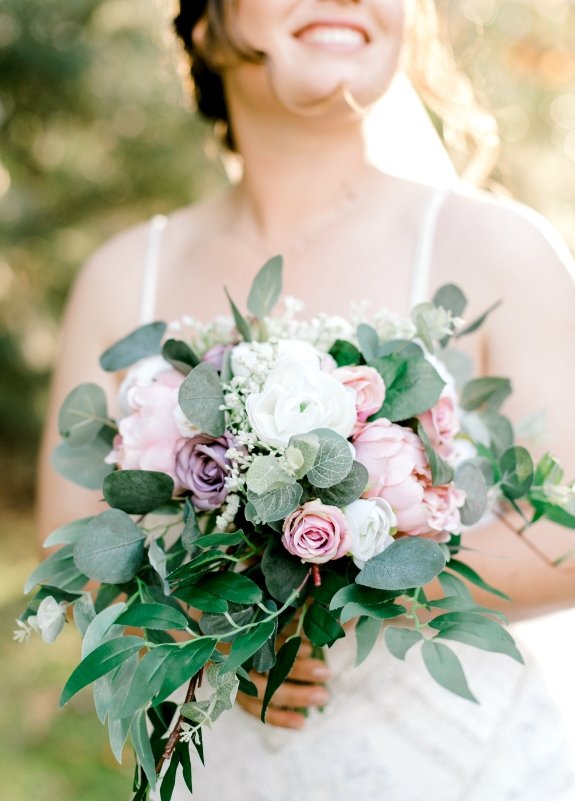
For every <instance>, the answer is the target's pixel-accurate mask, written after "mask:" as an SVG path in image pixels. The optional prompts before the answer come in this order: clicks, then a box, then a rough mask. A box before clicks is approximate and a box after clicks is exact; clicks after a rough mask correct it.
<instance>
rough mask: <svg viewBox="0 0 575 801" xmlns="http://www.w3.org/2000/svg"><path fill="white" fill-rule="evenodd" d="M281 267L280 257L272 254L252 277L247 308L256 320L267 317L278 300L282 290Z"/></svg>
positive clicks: (281, 260)
mask: <svg viewBox="0 0 575 801" xmlns="http://www.w3.org/2000/svg"><path fill="white" fill-rule="evenodd" d="M282 267H283V259H282V257H281V256H274V257H273V258H271V259H270V260H269V261H268V262H266V263H265V264H264V266H263V267H262V268H261V270H259V272H258V273H257V275H256V277H255V278H254V281H253V283H252V286H251V288H250V292H249V295H248V309H249V311H250V312H251V313H252V314H253V315H254V317H257V318H258V320H263V318H264V317H267V316H268V315H269V313H270V312H271V310H272V309H273V307H274V306H275V305H276V303H277V302H278V300H279V297H280V294H281V290H282Z"/></svg>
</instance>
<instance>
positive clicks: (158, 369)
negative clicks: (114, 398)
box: [118, 356, 172, 414]
mask: <svg viewBox="0 0 575 801" xmlns="http://www.w3.org/2000/svg"><path fill="white" fill-rule="evenodd" d="M171 369H172V365H171V364H170V363H169V362H168V361H166V359H164V358H163V356H150V358H148V359H141V360H140V361H139V362H136V364H134V365H133V366H132V367H130V369H129V370H128V372H127V374H126V377H125V378H124V380H123V381H122V383H121V384H120V391H119V393H118V397H119V401H120V408H121V410H122V412H123V413H124V414H131V413H132V412H133V411H135V410H136V408H137V406H136V405H135V404H134V402H133V395H134V392H135V391H136V390H138V389H143V388H144V387H149V386H150V384H152V383H153V382H154V381H155V380H156V378H157V377H158V376H159V375H160V374H161V373H165V372H166V370H171Z"/></svg>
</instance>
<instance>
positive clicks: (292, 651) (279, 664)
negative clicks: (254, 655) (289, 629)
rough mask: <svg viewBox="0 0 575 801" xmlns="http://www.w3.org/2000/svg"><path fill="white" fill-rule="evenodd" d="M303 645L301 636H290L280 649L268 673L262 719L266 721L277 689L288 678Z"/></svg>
mask: <svg viewBox="0 0 575 801" xmlns="http://www.w3.org/2000/svg"><path fill="white" fill-rule="evenodd" d="M300 645H301V637H290V638H289V640H286V641H285V642H284V644H283V645H282V647H281V648H280V649H279V651H278V653H277V657H276V663H275V665H274V666H273V668H272V669H271V670H270V672H269V674H268V681H267V684H266V689H265V692H264V698H263V702H262V712H261V719H262V721H263V722H264V723H265V720H266V711H267V708H268V705H269V703H270V701H271V700H272V698H273V696H274V694H275V692H276V690H277V689H278V688H279V687H281V685H282V684H283V683H284V681H285V680H286V679H287V677H288V675H289V673H290V671H291V669H292V667H293V664H294V662H295V659H296V656H297V654H298V651H299V647H300Z"/></svg>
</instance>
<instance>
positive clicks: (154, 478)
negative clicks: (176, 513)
mask: <svg viewBox="0 0 575 801" xmlns="http://www.w3.org/2000/svg"><path fill="white" fill-rule="evenodd" d="M103 493H104V499H105V501H106V503H108V505H109V506H111V507H112V508H113V509H121V510H122V511H123V512H127V513H128V514H132V515H145V514H148V513H149V512H152V511H153V510H154V509H156V508H157V507H158V506H160V505H161V504H163V503H169V501H170V500H171V499H172V495H173V493H174V481H173V479H172V478H171V477H170V476H168V475H166V473H160V472H157V471H153V470H117V471H116V472H115V473H110V475H108V476H106V478H105V479H104V485H103Z"/></svg>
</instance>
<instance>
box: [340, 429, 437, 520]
mask: <svg viewBox="0 0 575 801" xmlns="http://www.w3.org/2000/svg"><path fill="white" fill-rule="evenodd" d="M353 444H354V447H355V454H356V459H357V461H358V462H361V464H363V465H364V466H365V467H366V468H367V471H368V474H369V481H368V485H367V489H366V491H365V492H364V495H363V497H364V498H383V499H384V500H386V501H387V502H388V503H389V504H390V505H391V507H392V508H393V511H394V512H395V514H396V516H397V528H398V530H399V531H400V532H402V533H405V534H414V533H418V532H419V531H420V530H421V529H422V527H425V528H426V529H427V528H428V511H427V507H426V506H425V505H424V503H423V498H424V493H425V490H426V488H427V487H428V486H429V485H430V482H431V471H430V469H429V465H428V463H427V459H426V457H425V451H424V448H423V443H422V442H421V440H420V439H419V437H418V436H417V435H416V434H414V433H413V431H412V430H411V429H409V428H403V427H402V426H399V425H396V424H395V423H391V422H390V421H389V420H386V419H384V418H381V419H379V420H375V421H374V422H373V423H366V424H365V425H363V426H362V427H361V429H360V430H359V431H358V433H357V434H356V435H355V436H354V438H353Z"/></svg>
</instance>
